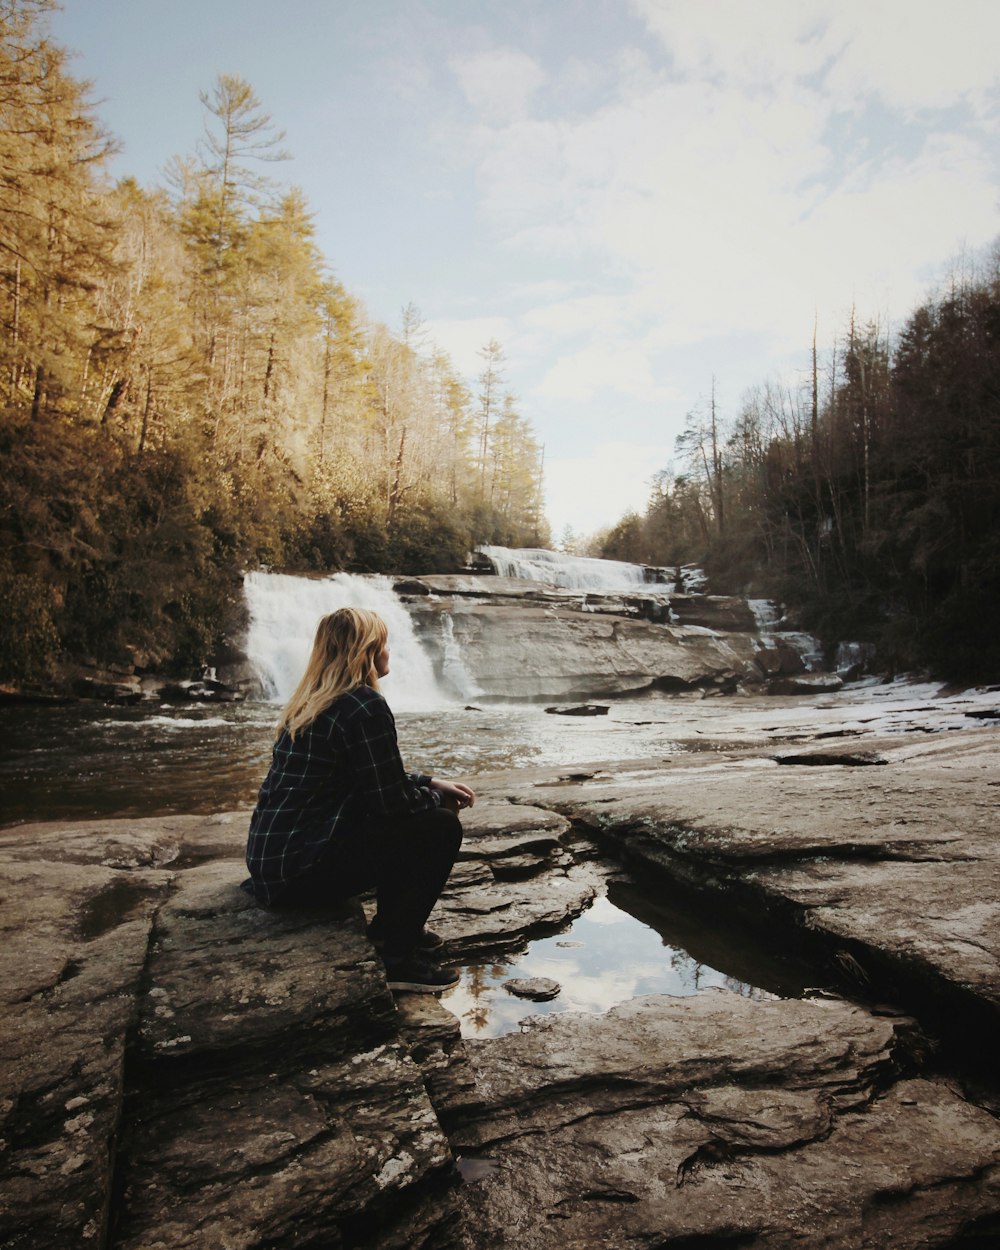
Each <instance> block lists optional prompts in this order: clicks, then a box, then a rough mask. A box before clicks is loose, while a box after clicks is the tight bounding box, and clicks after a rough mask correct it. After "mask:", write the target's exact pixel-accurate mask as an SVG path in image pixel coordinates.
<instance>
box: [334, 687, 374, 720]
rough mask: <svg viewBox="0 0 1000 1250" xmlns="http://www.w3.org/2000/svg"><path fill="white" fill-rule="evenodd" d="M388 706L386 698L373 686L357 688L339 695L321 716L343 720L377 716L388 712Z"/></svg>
mask: <svg viewBox="0 0 1000 1250" xmlns="http://www.w3.org/2000/svg"><path fill="white" fill-rule="evenodd" d="M388 706H389V705H388V704H387V703H386V701H385V698H384V697H383V696H382V695H381V694H380V693H379V692H378V691H377V690H373V689H372V688H371V686H355V687H354V689H353V690H348V691H346V692H345V693H344V694H339V695H337V697H336V698H335V699H334V700H333V702H332V703H331V704H330V705H329V707H327V708H326V709H325V710H324V711H323V712H322V713H321V715H324V716H329V717H331V718H332V719H334V720H342V719H344V718H345V717H346V718H350V717H352V716H359V715H360V716H364V715H371V714H372V713H376V714H377V713H380V712H382V711H384V710H387V709H388Z"/></svg>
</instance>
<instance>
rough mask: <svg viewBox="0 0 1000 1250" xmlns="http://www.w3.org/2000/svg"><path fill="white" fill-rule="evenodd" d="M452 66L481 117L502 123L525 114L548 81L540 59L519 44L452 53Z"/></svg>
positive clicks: (498, 123)
mask: <svg viewBox="0 0 1000 1250" xmlns="http://www.w3.org/2000/svg"><path fill="white" fill-rule="evenodd" d="M450 64H451V68H452V71H453V73H454V74H455V77H456V78H457V79H458V83H459V86H460V87H461V89H462V91H463V93H464V95H465V98H466V100H468V102H469V104H471V105H472V107H473V108H474V109H475V110H476V112H477V114H478V115H479V116H480V118H481V120H482V121H484V122H485V123H487V124H491V125H503V124H504V123H506V122H509V121H511V120H512V119H516V118H519V117H523V116H525V115H526V113H527V111H528V107H529V105H530V103H531V99H532V96H533V95H534V94H535V92H536V91H537V90H538V88H539V87H540V86H541V85H542V83H543V82H544V81H545V75H544V73H543V71H542V68H541V66H540V65H539V64H538V63H537V61H535V60H533V59H532V58H531V57H530V56H528V55H527V54H526V53H524V52H521V51H520V50H519V49H517V48H492V49H488V50H486V51H481V52H473V53H470V54H468V55H465V56H456V57H453V58H452V60H451V62H450Z"/></svg>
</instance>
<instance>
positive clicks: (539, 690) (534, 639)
mask: <svg viewBox="0 0 1000 1250" xmlns="http://www.w3.org/2000/svg"><path fill="white" fill-rule="evenodd" d="M396 589H397V591H398V593H400V594H401V595H402V596H403V597H404V599H405V600H406V602H407V604H408V606H409V608H410V612H411V615H412V616H413V618H414V625H415V628H416V630H417V633H418V635H419V637H420V639H421V641H422V642H423V644H424V646H425V647H426V649H427V650H428V651H430V653H431V654H432V655H434V656H435V660H436V667H437V670H438V672H439V674H440V675H441V677H442V678H443V680H444V681H445V682H446V683H447V682H448V679H449V664H450V663H451V662H454V663H455V664H456V665H460V666H461V670H462V672H461V680H460V681H459V682H458V683H457V685H458V686H459V693H463V694H465V693H468V691H469V688H470V686H471V688H472V690H473V691H474V692H475V693H477V694H479V695H481V696H482V697H484V698H514V699H540V700H541V699H586V698H601V697H607V696H609V695H623V694H629V693H636V692H639V691H643V690H650V689H658V690H686V689H699V688H700V689H708V690H732V689H735V688H736V687H737V686H741V685H743V686H758V687H759V686H761V685H762V684H764V683H766V682H768V681H770V680H772V679H777V678H782V677H786V676H788V675H789V674H796V673H803V672H805V670H806V661H805V660H804V658H803V656H804V655H808V654H810V653H811V652H814V651H815V650H816V647H817V644H816V642H815V640H813V639H807V638H805V637H804V636H803V635H787V636H785V635H780V634H769V635H767V636H765V637H763V638H761V637H760V626H759V623H758V621H757V618H756V617H755V615H754V613H753V612H752V610H751V608H750V606H749V605H748V603H747V601H746V600H745V599H739V598H730V597H725V596H719V595H688V594H673V593H670V592H669V591H667V590H657V589H656V588H655V587H650V588H648V589H646V590H642V589H636V590H635V591H634V592H595V591H579V590H565V589H558V588H556V587H554V586H546V585H544V584H543V583H539V582H528V581H520V580H518V579H516V578H506V577H474V576H438V577H420V578H409V579H406V580H405V581H400V582H397V583H396ZM453 684H455V683H453ZM839 685H840V682H839V680H838V679H837V678H836V677H835V676H830V677H829V678H828V684H827V688H829V689H836V688H837V687H839Z"/></svg>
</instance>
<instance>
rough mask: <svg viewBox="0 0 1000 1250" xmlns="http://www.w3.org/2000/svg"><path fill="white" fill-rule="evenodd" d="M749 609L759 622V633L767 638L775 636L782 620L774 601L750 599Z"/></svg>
mask: <svg viewBox="0 0 1000 1250" xmlns="http://www.w3.org/2000/svg"><path fill="white" fill-rule="evenodd" d="M747 607H748V608H749V609H750V611H751V612H752V613H753V617H754V620H755V621H756V622H757V633H758V634H760V636H761V637H762V638H763V637H766V636H767V635H769V634H773V633H774V632H775V629H776V627H777V625H778V623H779V622H780V620H781V612H780V610H779V608H778V605H777V604H776V603H775V602H774V600H773V599H748V600H747Z"/></svg>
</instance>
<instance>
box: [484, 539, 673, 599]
mask: <svg viewBox="0 0 1000 1250" xmlns="http://www.w3.org/2000/svg"><path fill="white" fill-rule="evenodd" d="M477 551H480V552H481V553H482V554H483V555H484V556H486V558H487V559H488V560H489V562H490V563H491V564H492V565H493V567H494V569H495V570H496V572H497V574H498V575H499V576H500V577H519V578H522V579H523V580H524V581H531V582H547V583H548V584H549V585H550V586H561V587H562V588H563V589H565V590H603V591H616V590H634V589H635V588H636V587H637V586H645V588H646V589H647V590H649V589H656V590H664V591H665V590H669V589H670V587H669V586H665V585H662V584H661V585H657V586H655V587H651V586H650V585H649V584H648V583H647V581H646V570H645V569H644V568H643V566H642V565H641V564H626V563H624V562H623V561H621V560H596V559H592V558H591V557H589V556H570V555H565V554H564V553H563V552H561V551H546V550H544V549H543V548H541V547H523V548H518V549H516V550H514V549H512V548H510V547H489V546H483V547H478V548H477Z"/></svg>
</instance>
